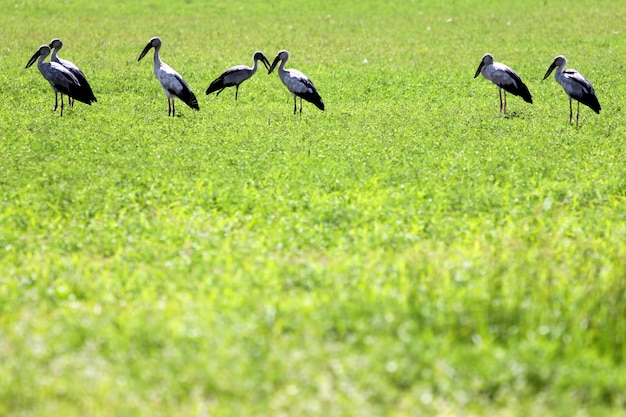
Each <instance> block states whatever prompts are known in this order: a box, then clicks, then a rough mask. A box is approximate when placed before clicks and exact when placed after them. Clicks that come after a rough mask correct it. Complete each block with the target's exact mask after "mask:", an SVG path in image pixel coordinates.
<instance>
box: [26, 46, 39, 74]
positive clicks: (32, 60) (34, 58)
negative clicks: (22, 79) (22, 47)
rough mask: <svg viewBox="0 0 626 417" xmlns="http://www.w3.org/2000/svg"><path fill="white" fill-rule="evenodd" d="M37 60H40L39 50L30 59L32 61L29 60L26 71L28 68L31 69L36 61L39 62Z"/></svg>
mask: <svg viewBox="0 0 626 417" xmlns="http://www.w3.org/2000/svg"><path fill="white" fill-rule="evenodd" d="M37 58H39V50H37V52H35V54H34V55H33V56H31V57H30V59H29V60H28V63H27V64H26V66H25V67H24V69H26V68H28V67H30V66H31V65H33V64H34V63H35V61H37Z"/></svg>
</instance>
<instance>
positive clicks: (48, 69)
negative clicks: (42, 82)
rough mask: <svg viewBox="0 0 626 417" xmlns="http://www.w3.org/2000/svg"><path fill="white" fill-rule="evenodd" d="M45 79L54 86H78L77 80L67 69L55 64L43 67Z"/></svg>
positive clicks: (51, 63)
mask: <svg viewBox="0 0 626 417" xmlns="http://www.w3.org/2000/svg"><path fill="white" fill-rule="evenodd" d="M43 68H44V70H43V72H45V77H46V79H47V80H48V81H50V82H51V83H53V84H55V85H59V86H63V87H66V88H67V87H69V86H70V85H72V84H74V85H80V83H79V82H78V79H77V78H76V77H75V76H74V74H72V73H71V72H70V71H69V70H68V69H67V68H65V67H64V66H63V65H61V64H57V63H56V62H50V63H48V65H46V66H44V67H43Z"/></svg>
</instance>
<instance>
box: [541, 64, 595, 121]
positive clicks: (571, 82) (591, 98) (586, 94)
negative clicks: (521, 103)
mask: <svg viewBox="0 0 626 417" xmlns="http://www.w3.org/2000/svg"><path fill="white" fill-rule="evenodd" d="M565 65H567V59H565V57H564V56H563V55H558V56H557V57H555V58H554V61H552V64H551V65H550V67H549V68H548V71H547V72H546V75H544V76H543V79H544V80H545V79H546V78H548V76H549V75H550V73H551V72H552V71H554V69H555V68H556V71H555V72H554V79H555V80H556V82H557V83H559V84H561V87H563V90H565V92H566V93H567V96H568V97H569V122H570V123H572V99H576V101H578V109H577V110H576V126H578V117H579V115H580V103H583V104H584V105H585V106H588V107H589V108H591V110H593V111H595V112H596V113H598V114H600V110H602V107H600V102H599V101H598V97H597V96H596V92H595V90H594V89H593V86H592V85H591V83H590V82H589V80H587V79H586V78H585V77H583V76H582V75H581V74H580V73H579V72H578V71H576V70H573V69H565Z"/></svg>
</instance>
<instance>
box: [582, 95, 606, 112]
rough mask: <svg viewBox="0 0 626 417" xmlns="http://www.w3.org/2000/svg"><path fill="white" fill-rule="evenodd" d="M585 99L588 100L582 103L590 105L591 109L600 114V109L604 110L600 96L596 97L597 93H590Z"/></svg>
mask: <svg viewBox="0 0 626 417" xmlns="http://www.w3.org/2000/svg"><path fill="white" fill-rule="evenodd" d="M585 99H586V100H585V101H583V102H582V103H583V104H586V105H587V106H589V108H591V110H593V111H595V112H596V113H598V114H600V110H602V107H600V102H599V101H598V97H596V95H595V94H590V95H589V96H587V97H585Z"/></svg>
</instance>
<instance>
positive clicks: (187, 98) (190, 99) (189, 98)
mask: <svg viewBox="0 0 626 417" xmlns="http://www.w3.org/2000/svg"><path fill="white" fill-rule="evenodd" d="M180 99H181V100H182V101H183V103H185V104H186V105H188V106H189V107H191V108H192V109H194V110H200V106H199V105H198V99H197V98H196V95H195V94H194V93H193V91H191V90H190V89H184V90H183V91H182V94H181V95H180Z"/></svg>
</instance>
